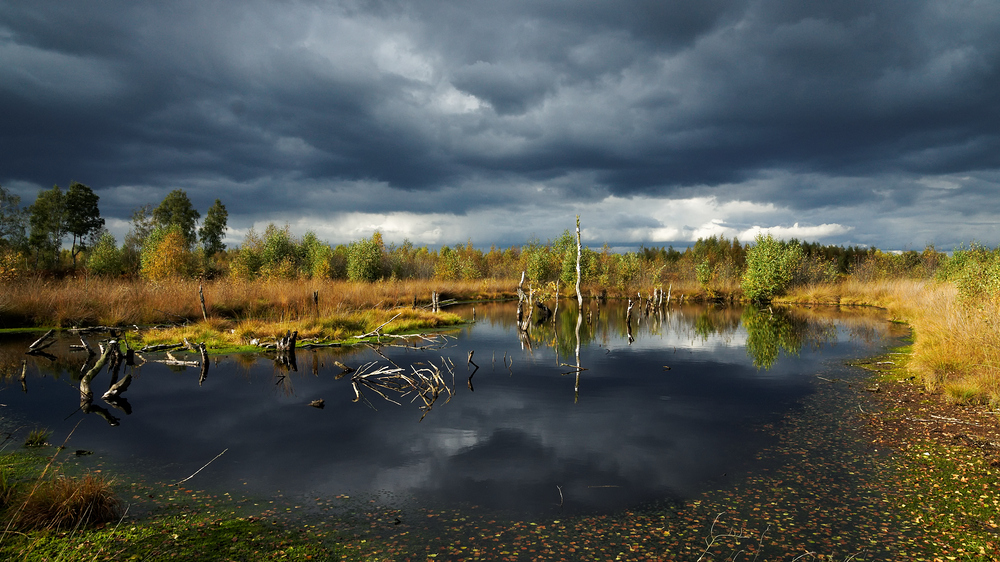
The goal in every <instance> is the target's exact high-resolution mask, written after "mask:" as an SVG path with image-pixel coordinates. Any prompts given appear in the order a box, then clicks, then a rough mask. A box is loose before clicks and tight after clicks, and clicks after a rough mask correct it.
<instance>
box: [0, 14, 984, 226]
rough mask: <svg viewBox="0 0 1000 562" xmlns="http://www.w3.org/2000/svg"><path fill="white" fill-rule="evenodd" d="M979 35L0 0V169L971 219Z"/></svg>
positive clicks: (731, 19)
mask: <svg viewBox="0 0 1000 562" xmlns="http://www.w3.org/2000/svg"><path fill="white" fill-rule="evenodd" d="M997 37H1000V5H997V4H994V3H968V2H958V1H955V2H915V1H903V0H890V1H883V2H877V3H872V2H863V1H849V0H841V1H836V2H822V3H816V2H805V1H791V0H787V1H766V0H762V1H755V2H739V1H724V0H718V1H702V2H687V3H664V2H653V1H650V2H635V3H630V4H629V5H628V7H627V9H624V8H623V7H622V6H621V5H615V4H610V3H606V2H573V3H566V2H555V1H550V2H545V1H536V2H528V1H522V2H495V3H488V4H479V3H475V4H473V3H454V2H420V3H411V2H398V3H397V2H350V1H344V2H307V1H289V2H271V1H266V0H258V1H255V2H240V3H235V2H222V1H217V2H176V3H169V4H163V3H159V2H127V3H122V2H88V3H68V2H55V1H53V2H31V3H14V4H11V3H7V4H5V5H4V6H3V7H0V61H2V64H0V104H2V106H3V107H4V108H5V112H4V117H3V121H2V133H0V151H2V153H3V154H4V158H3V161H2V163H0V182H4V184H5V185H11V184H12V182H13V184H14V185H38V186H49V185H51V184H52V183H55V182H59V183H61V184H65V183H68V182H69V181H70V180H71V179H74V180H79V181H82V182H84V183H88V184H90V185H92V186H94V187H95V188H97V189H98V192H99V193H104V194H105V197H104V198H103V199H102V208H105V209H108V210H109V211H108V212H111V213H114V214H117V216H120V217H123V216H126V215H127V210H128V208H130V206H133V205H132V203H133V200H132V199H131V198H130V196H127V195H128V194H132V195H135V194H138V193H143V194H148V195H150V196H151V197H152V199H151V200H150V201H149V202H156V201H158V200H159V198H161V197H162V195H164V194H165V193H166V192H167V191H169V190H170V189H173V188H176V187H181V188H185V189H188V190H189V192H190V193H191V194H192V196H193V199H195V202H196V204H197V205H199V206H201V207H205V206H207V204H209V203H210V202H211V200H213V199H214V198H215V197H221V198H222V199H223V200H225V201H226V202H227V205H228V206H229V207H230V212H231V213H232V215H233V216H234V218H237V217H240V216H243V217H245V218H250V217H261V218H263V217H265V216H270V217H275V216H286V217H295V216H312V215H316V214H322V213H324V212H325V213H329V212H333V211H337V212H343V211H358V212H369V213H384V212H393V211H406V212H414V213H419V212H440V211H441V210H444V209H446V210H448V211H451V212H454V213H458V214H463V213H468V212H473V211H476V210H483V209H487V208H490V207H497V206H506V207H507V208H508V209H510V208H511V207H510V206H511V205H512V202H514V203H513V204H516V205H534V204H537V203H540V202H542V201H548V200H551V199H552V198H553V197H555V198H557V199H559V200H564V201H565V200H572V201H576V202H595V201H600V200H601V199H602V198H604V197H607V196H608V195H617V196H619V197H630V196H635V195H644V196H650V197H670V196H676V197H680V196H695V195H698V196H706V195H709V196H715V197H718V198H720V199H721V200H744V201H753V202H758V203H765V202H770V203H774V204H776V205H780V206H782V207H785V208H788V209H793V210H802V211H810V210H812V211H815V210H822V209H832V208H838V207H840V206H842V205H845V204H846V205H865V204H870V205H885V206H891V205H897V206H903V207H908V208H909V207H912V206H914V205H919V204H921V202H926V201H928V200H937V201H939V202H946V204H947V205H948V206H950V207H951V208H953V210H955V212H959V213H962V212H969V213H979V212H982V208H981V207H980V208H976V209H972V208H968V207H964V206H963V205H965V203H963V202H962V201H961V200H959V199H958V198H957V197H958V196H959V195H964V194H965V191H963V189H969V190H979V191H983V190H985V191H986V192H989V191H990V190H991V189H992V188H994V187H995V185H996V184H995V176H996V170H997V168H998V167H1000V134H998V131H1000V109H998V108H997V104H996V103H995V99H996V92H997V91H1000V80H998V68H1000V65H998V63H1000V43H998V42H997V41H996V38H997ZM973 172H979V173H980V175H979V176H977V177H987V176H988V177H990V178H992V179H989V180H983V181H979V182H978V183H977V182H972V183H973V184H975V185H974V186H970V187H963V188H962V189H959V190H945V191H941V190H940V189H939V188H936V187H933V186H929V185H927V184H926V182H925V183H920V180H921V178H924V177H930V176H939V175H956V176H967V175H969V174H971V173H973ZM963 181H964V180H963ZM959 183H962V182H961V181H960V182H959ZM935 190H936V191H935ZM925 192H926V193H928V194H930V195H927V194H925ZM300 195H301V196H302V198H301V199H300V197H299V196H300ZM302 199H304V200H306V201H309V202H310V206H309V208H303V207H302V204H301V201H302ZM970 200H972V198H970ZM977 200H979V201H980V202H981V203H984V204H986V205H987V206H988V207H989V208H990V209H992V211H993V212H1000V206H998V204H997V203H996V202H993V201H990V200H988V198H982V199H977ZM646 222H648V226H649V227H650V228H655V227H656V226H657V225H658V224H659V221H658V219H654V218H651V220H650V221H646ZM643 224H646V223H643Z"/></svg>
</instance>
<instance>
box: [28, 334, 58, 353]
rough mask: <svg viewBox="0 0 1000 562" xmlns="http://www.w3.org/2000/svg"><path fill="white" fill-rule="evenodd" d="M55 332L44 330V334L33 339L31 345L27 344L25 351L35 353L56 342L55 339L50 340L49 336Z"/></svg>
mask: <svg viewBox="0 0 1000 562" xmlns="http://www.w3.org/2000/svg"><path fill="white" fill-rule="evenodd" d="M55 333H56V331H55V330H49V331H48V332H45V334H44V335H43V336H42V337H40V338H38V339H37V340H35V341H34V342H33V343H32V344H31V345H29V346H28V351H27V353H28V355H37V354H39V353H40V352H41V351H42V350H43V349H45V348H47V347H49V346H50V345H52V344H54V343H56V340H55V339H51V340H50V338H52V335H53V334H55Z"/></svg>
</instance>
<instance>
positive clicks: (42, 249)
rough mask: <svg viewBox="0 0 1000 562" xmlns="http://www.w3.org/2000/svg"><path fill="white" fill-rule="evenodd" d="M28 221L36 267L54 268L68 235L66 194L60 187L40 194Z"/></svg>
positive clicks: (32, 207) (54, 187) (55, 186)
mask: <svg viewBox="0 0 1000 562" xmlns="http://www.w3.org/2000/svg"><path fill="white" fill-rule="evenodd" d="M30 213H31V215H30V217H29V219H28V223H29V226H30V228H31V234H30V235H29V237H28V244H29V246H31V249H32V250H33V251H34V254H35V267H36V268H37V267H40V266H45V267H54V266H55V265H56V264H57V259H58V257H59V248H60V247H61V246H62V239H63V236H64V235H65V234H66V194H65V193H64V192H63V190H62V189H61V188H60V187H59V186H58V185H54V186H52V189H49V190H43V191H39V192H38V197H37V198H36V199H35V202H34V203H33V204H32V205H31V208H30Z"/></svg>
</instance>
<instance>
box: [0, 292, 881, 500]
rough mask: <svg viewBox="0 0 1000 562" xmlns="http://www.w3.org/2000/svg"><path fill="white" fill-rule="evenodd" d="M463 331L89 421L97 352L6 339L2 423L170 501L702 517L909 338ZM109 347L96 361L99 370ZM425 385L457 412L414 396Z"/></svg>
mask: <svg viewBox="0 0 1000 562" xmlns="http://www.w3.org/2000/svg"><path fill="white" fill-rule="evenodd" d="M549 304H550V306H551V305H552V303H551V302H550V303H549ZM449 310H451V311H453V312H456V313H458V314H460V315H461V316H463V317H465V318H468V319H469V321H470V322H469V323H468V324H466V325H464V326H462V327H460V328H458V329H455V330H453V331H444V332H439V333H434V334H425V335H424V337H410V338H406V339H398V338H387V339H384V340H383V343H384V344H386V345H382V346H375V347H373V346H368V345H361V346H351V347H345V348H321V349H312V350H306V349H299V350H297V352H296V353H295V354H294V361H293V362H289V361H288V360H287V358H284V359H282V360H276V359H277V357H276V354H275V353H274V352H269V353H261V354H255V355H233V356H225V357H217V358H213V359H212V360H211V363H210V369H209V372H208V373H207V376H205V377H202V376H201V370H200V369H199V368H198V367H194V366H192V367H185V366H178V365H169V364H166V363H163V362H158V361H164V360H166V359H167V355H166V354H165V353H147V354H143V358H144V359H145V361H146V362H145V363H144V364H141V365H139V366H134V367H123V368H122V372H121V375H122V376H124V375H125V374H131V376H132V381H131V385H130V386H129V388H128V389H127V390H126V391H125V392H124V393H122V398H120V399H119V400H117V401H116V400H109V401H107V402H105V401H102V399H101V395H102V394H103V392H104V390H105V389H107V388H108V386H109V384H110V380H109V377H110V375H109V374H108V373H107V372H106V371H105V372H102V373H101V374H99V375H98V376H97V378H95V379H94V380H93V382H92V386H93V388H94V391H95V392H94V394H95V398H94V400H93V402H92V403H91V404H90V405H89V406H87V407H86V408H81V401H80V393H79V381H80V377H81V372H82V368H83V367H84V365H85V363H86V362H87V359H86V356H87V354H86V353H85V352H80V351H73V350H71V349H70V345H73V344H79V338H77V337H76V336H72V335H70V334H68V333H64V334H62V335H60V336H59V338H58V341H57V342H56V344H55V345H53V346H52V347H50V348H48V349H47V350H46V352H49V353H50V354H51V355H50V356H49V357H42V356H25V355H24V350H25V349H27V347H28V345H29V344H30V343H31V342H32V341H33V340H34V339H35V338H37V334H32V335H25V334H6V335H2V336H0V362H2V364H3V365H4V368H5V372H6V373H7V374H8V376H7V377H5V378H4V382H3V386H2V389H0V403H3V406H2V407H0V415H2V416H3V417H4V418H5V419H6V420H8V422H12V423H14V424H15V425H18V426H20V427H28V428H31V427H43V428H47V429H48V430H50V431H52V432H53V438H52V439H53V441H54V444H57V445H58V444H59V442H61V440H62V439H63V438H64V437H65V436H66V435H69V434H70V433H71V432H72V437H71V439H70V441H69V443H68V449H69V450H70V451H74V450H81V451H88V452H89V451H92V452H93V453H94V454H93V455H92V456H88V457H86V458H83V457H81V459H82V460H81V461H80V462H82V463H90V464H91V465H93V466H97V464H98V463H105V464H110V465H112V466H118V467H121V468H124V469H126V470H129V471H133V472H139V473H141V474H144V475H147V476H148V477H150V478H154V479H159V480H161V481H163V482H177V481H180V480H182V479H185V478H187V477H189V476H190V475H192V473H195V471H197V470H198V469H199V468H201V467H203V466H205V465H206V463H209V461H212V462H211V463H209V464H208V466H205V468H204V469H203V470H201V472H198V473H197V475H196V476H195V477H194V478H193V479H192V480H191V481H189V482H188V484H186V485H187V486H193V487H198V488H200V489H208V490H215V491H218V492H223V491H235V492H240V493H250V494H256V495H262V496H272V497H273V496H276V495H279V494H280V495H283V496H285V497H312V498H317V497H335V496H344V495H347V496H356V495H363V496H366V497H367V496H371V497H375V498H378V501H379V502H380V503H381V504H384V505H392V504H404V503H406V504H408V505H420V506H428V507H441V508H458V507H462V506H477V508H478V509H485V510H493V511H502V512H506V513H515V514H522V515H524V516H533V515H546V514H548V515H551V514H572V513H591V514H595V513H597V514H599V513H609V512H613V511H615V510H621V509H626V508H636V507H639V506H643V505H647V504H652V503H657V502H660V503H662V502H683V501H685V500H688V499H691V498H695V497H697V496H699V495H700V494H702V493H704V492H705V491H706V490H711V489H718V488H720V487H725V486H727V485H728V483H730V482H735V481H738V480H741V479H745V478H746V477H747V475H748V474H754V473H756V472H760V471H762V470H766V469H767V466H766V465H767V464H768V462H770V461H766V460H762V459H761V455H760V454H759V452H760V451H762V450H764V449H766V448H767V447H770V446H772V445H774V443H775V440H776V437H775V433H774V432H771V431H764V430H762V428H770V427H773V426H774V425H775V424H780V423H781V420H783V419H785V418H786V417H787V416H788V415H789V414H790V413H794V412H796V411H797V409H799V408H801V404H802V401H803V399H804V398H805V397H807V396H809V395H811V394H812V393H814V392H815V390H816V388H817V385H820V384H823V383H824V381H825V380H829V377H830V376H831V375H829V374H827V375H824V373H829V372H830V371H831V369H833V370H838V371H839V374H838V375H837V376H838V377H861V376H862V375H860V374H857V373H853V374H852V371H848V370H844V369H843V368H842V365H843V363H844V361H845V360H847V359H849V358H857V357H861V356H867V355H872V354H874V353H877V352H879V351H880V350H882V349H883V348H884V346H885V345H886V344H887V343H888V342H889V340H890V337H891V336H892V334H891V333H890V329H889V324H888V323H887V322H886V321H885V319H884V318H883V317H882V316H881V315H880V313H878V312H877V311H873V310H869V309H853V310H852V309H840V308H835V307H832V308H819V309H815V310H807V309H804V308H797V309H783V308H778V307H773V308H764V309H757V308H752V307H747V308H744V307H740V306H702V305H688V306H676V305H674V306H672V307H670V308H667V309H664V310H660V311H656V310H651V311H642V310H639V309H637V310H636V311H634V312H633V315H632V316H633V317H632V318H631V320H630V322H629V323H628V324H626V321H625V317H626V309H625V305H624V304H623V303H620V302H614V301H612V302H609V303H603V304H602V303H601V302H599V301H596V300H595V301H589V302H585V303H584V307H583V310H582V313H581V314H579V315H578V314H577V306H576V302H575V301H566V300H564V301H561V302H560V306H559V308H558V309H557V310H556V313H555V315H554V316H552V317H551V318H548V319H544V321H543V319H542V318H541V316H542V314H543V313H542V312H541V310H540V309H536V310H535V311H534V317H533V318H532V319H531V320H530V321H529V322H528V323H527V324H528V325H529V326H528V329H527V330H526V331H524V332H522V331H520V330H519V329H518V327H517V322H516V305H515V304H512V303H485V304H483V303H480V304H477V305H475V306H473V305H462V306H456V307H453V308H451V309H449ZM473 318H474V321H473ZM578 319H579V321H580V322H579V340H578V339H577V322H578ZM100 337H106V336H103V335H102V336H89V337H88V339H89V341H90V343H91V345H92V346H94V347H95V348H96V345H97V341H98V339H99V338H100ZM578 342H579V343H578ZM577 350H579V351H577ZM470 352H474V354H473V355H472V359H471V361H470V360H469V354H470ZM22 358H26V359H27V379H26V381H25V382H24V384H23V385H22V384H21V382H19V381H18V377H17V375H19V374H20V371H21V359H22ZM173 358H174V359H176V360H178V362H182V361H186V360H195V361H196V360H197V359H198V355H197V354H189V353H188V352H187V351H180V352H173ZM92 362H93V359H91V360H90V362H89V363H88V364H92ZM137 362H139V361H137ZM473 363H475V364H476V365H477V367H473ZM576 365H579V366H580V367H581V368H580V369H577V368H576ZM342 366H346V367H349V368H353V369H359V368H363V371H362V372H363V373H365V374H368V375H369V377H367V378H362V377H358V376H357V372H355V373H348V374H346V375H345V374H344V373H343V368H342ZM396 369H399V371H396ZM380 370H381V373H382V374H381V375H379V372H380ZM400 373H403V374H406V375H407V377H408V379H409V381H410V382H409V383H406V382H405V381H402V380H401V379H400V378H398V375H399V374H400ZM420 374H423V375H428V376H429V377H430V378H429V379H428V380H430V381H431V382H432V384H433V385H434V386H436V388H437V392H438V396H437V397H436V400H434V399H433V395H432V393H431V392H430V391H428V392H427V393H426V394H425V395H424V397H423V398H420V397H418V396H416V393H414V392H411V393H410V394H407V395H403V394H402V393H401V392H399V391H397V390H395V386H396V385H398V384H410V383H414V382H416V384H417V385H418V386H419V384H420V382H419V376H418V375H420ZM470 374H471V375H473V376H471V377H470ZM352 381H354V382H355V384H352ZM358 393H360V399H359V398H358ZM314 400H323V402H324V407H323V408H317V407H310V405H309V404H310V402H312V401H314ZM430 401H433V403H432V404H431V405H430V406H427V403H428V402H430ZM223 452H224V454H222V455H221V456H219V455H220V453H223ZM212 459H214V461H213V460H212Z"/></svg>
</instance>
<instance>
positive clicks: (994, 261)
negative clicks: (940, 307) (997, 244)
mask: <svg viewBox="0 0 1000 562" xmlns="http://www.w3.org/2000/svg"><path fill="white" fill-rule="evenodd" d="M937 277H938V279H940V280H942V281H951V282H953V283H954V284H955V286H956V287H957V288H958V296H959V299H960V300H961V301H962V302H963V303H964V304H966V305H974V306H981V305H983V304H986V303H990V302H993V303H995V302H996V301H997V299H998V298H1000V248H997V249H994V250H990V249H988V248H985V247H983V246H980V245H978V244H973V245H971V246H970V247H969V248H963V249H959V250H955V253H954V254H953V256H952V257H951V259H949V260H947V261H946V262H945V264H944V265H943V266H942V267H941V268H940V269H939V270H938V272H937Z"/></svg>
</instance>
